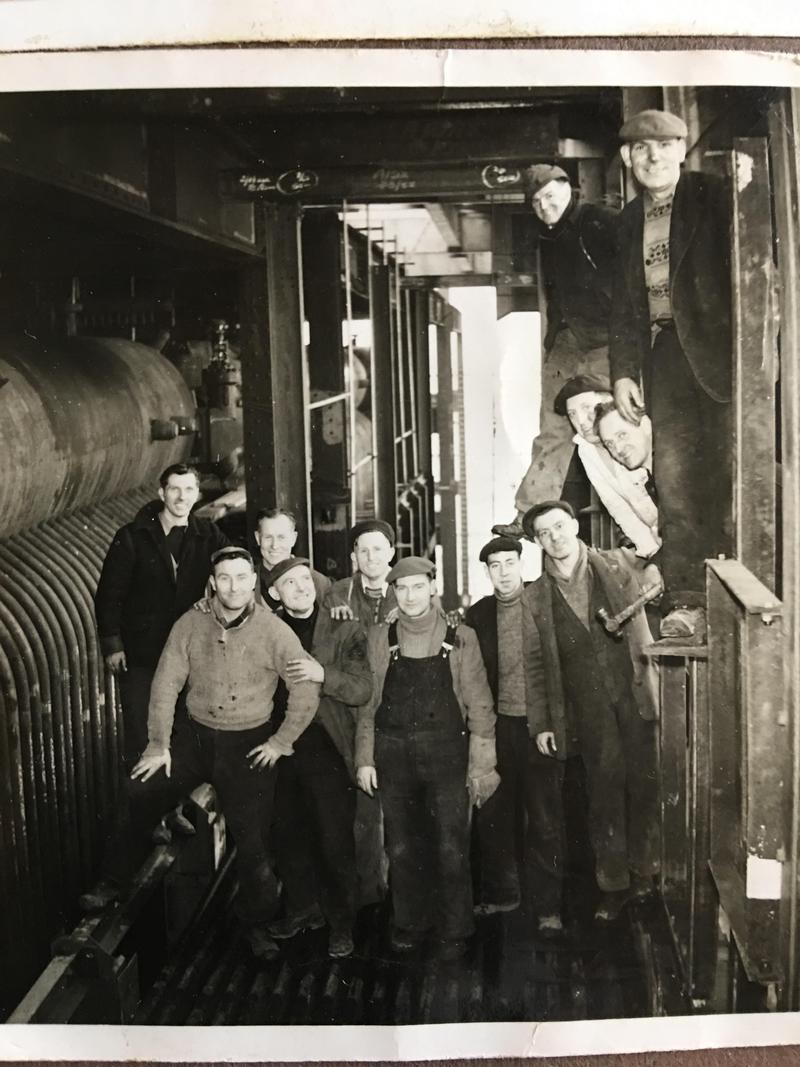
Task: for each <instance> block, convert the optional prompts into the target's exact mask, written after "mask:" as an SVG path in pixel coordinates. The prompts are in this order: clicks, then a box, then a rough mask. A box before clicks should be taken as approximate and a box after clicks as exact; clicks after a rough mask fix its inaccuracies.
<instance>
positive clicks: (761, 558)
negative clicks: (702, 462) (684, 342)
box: [732, 138, 777, 592]
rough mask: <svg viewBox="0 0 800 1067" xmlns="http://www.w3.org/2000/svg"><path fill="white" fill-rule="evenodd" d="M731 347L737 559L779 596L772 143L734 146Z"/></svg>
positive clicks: (745, 141)
mask: <svg viewBox="0 0 800 1067" xmlns="http://www.w3.org/2000/svg"><path fill="white" fill-rule="evenodd" d="M732 174H733V209H734V210H733V259H732V275H733V278H732V281H733V294H732V295H733V339H734V375H733V381H734V404H735V410H734V414H735V418H734V472H735V474H734V489H733V498H734V500H733V514H734V529H735V550H734V554H735V556H736V558H737V559H738V560H739V561H740V562H741V563H743V564H744V566H745V567H747V569H748V570H749V571H750V572H751V573H752V574H754V575H755V576H756V577H757V578H758V579H759V580H760V581H762V582H763V583H764V585H766V586H767V588H768V589H770V590H772V591H773V592H774V590H775V532H776V531H775V380H776V376H777V375H776V350H775V347H776V346H775V330H774V318H773V313H772V283H773V276H774V270H773V260H772V215H771V205H770V176H769V165H768V160H767V142H766V141H765V140H763V139H760V138H747V139H737V140H735V141H734V151H733V160H732Z"/></svg>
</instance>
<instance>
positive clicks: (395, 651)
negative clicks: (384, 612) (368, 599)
mask: <svg viewBox="0 0 800 1067" xmlns="http://www.w3.org/2000/svg"><path fill="white" fill-rule="evenodd" d="M399 655H400V642H399V641H398V640H397V622H393V623H391V624H390V626H389V658H390V659H391V661H392V663H394V662H395V660H396V659H397V657H398V656H399Z"/></svg>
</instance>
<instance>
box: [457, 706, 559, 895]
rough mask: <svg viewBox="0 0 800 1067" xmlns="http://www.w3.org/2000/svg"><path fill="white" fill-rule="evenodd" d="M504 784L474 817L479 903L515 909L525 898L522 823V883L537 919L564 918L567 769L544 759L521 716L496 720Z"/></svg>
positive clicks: (501, 774) (556, 761)
mask: <svg viewBox="0 0 800 1067" xmlns="http://www.w3.org/2000/svg"><path fill="white" fill-rule="evenodd" d="M495 738H496V744H497V771H498V774H499V775H500V785H499V786H498V787H497V790H496V791H495V793H494V795H493V796H492V797H490V798H489V800H487V801H486V803H485V804H484V805H483V807H482V808H480V809H479V810H478V812H477V813H476V816H475V818H476V822H477V831H478V845H479V848H480V871H481V900H482V902H483V903H485V904H511V903H513V902H515V901H517V900H520V899H521V885H520V882H521V879H520V862H519V860H520V857H519V855H518V847H517V846H518V840H519V837H518V828H519V827H520V824H522V831H523V834H522V846H523V847H522V856H521V860H522V864H521V866H522V871H523V879H522V882H523V884H524V886H525V889H526V894H525V895H526V903H528V904H529V905H530V907H531V910H532V913H533V914H534V915H537V916H543V915H559V914H560V913H561V887H562V881H563V868H564V848H565V844H564V811H563V802H562V796H561V791H562V786H563V781H564V764H563V762H562V761H561V760H557V759H555V758H554V757H552V756H543V755H542V754H541V752H540V751H539V749H538V748H537V747H536V742H535V741H534V740H533V738H531V737H530V735H529V733H528V720H527V718H526V717H525V716H524V715H522V716H519V717H517V716H512V715H498V716H497V726H496V733H495Z"/></svg>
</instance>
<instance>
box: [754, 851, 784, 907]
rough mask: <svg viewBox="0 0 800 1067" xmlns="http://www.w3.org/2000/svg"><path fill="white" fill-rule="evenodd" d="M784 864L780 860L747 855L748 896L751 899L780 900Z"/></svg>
mask: <svg viewBox="0 0 800 1067" xmlns="http://www.w3.org/2000/svg"><path fill="white" fill-rule="evenodd" d="M782 879H783V864H782V863H781V862H780V860H762V859H759V857H758V856H748V857H747V889H746V893H747V897H748V899H749V900H780V897H781V881H782Z"/></svg>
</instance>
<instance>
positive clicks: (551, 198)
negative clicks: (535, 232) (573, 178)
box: [531, 178, 572, 226]
mask: <svg viewBox="0 0 800 1067" xmlns="http://www.w3.org/2000/svg"><path fill="white" fill-rule="evenodd" d="M571 199H572V186H571V185H570V184H569V182H565V181H564V180H563V179H559V178H554V179H553V181H551V182H548V183H547V185H543V186H542V187H541V189H539V190H537V192H535V193H534V194H533V196H532V197H531V206H532V207H533V210H534V212H535V213H536V215H537V217H538V218H539V219H541V221H542V222H543V223H544V224H545V226H555V224H556V223H557V222H558V220H559V219H560V218H561V216H562V215H563V214H564V212H565V211H566V210H567V205H568V204H569V202H570V200H571Z"/></svg>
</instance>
